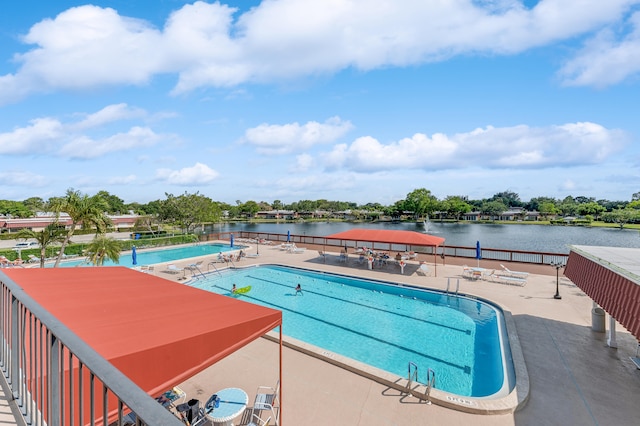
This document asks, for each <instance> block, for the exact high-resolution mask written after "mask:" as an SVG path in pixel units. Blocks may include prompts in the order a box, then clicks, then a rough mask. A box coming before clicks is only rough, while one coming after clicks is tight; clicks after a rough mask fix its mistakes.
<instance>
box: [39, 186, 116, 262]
mask: <svg viewBox="0 0 640 426" xmlns="http://www.w3.org/2000/svg"><path fill="white" fill-rule="evenodd" d="M107 207H108V206H107V203H106V202H105V200H104V199H103V198H102V197H101V196H99V195H94V196H93V197H89V196H88V195H86V194H82V193H81V192H80V191H74V190H73V189H68V190H67V194H66V196H65V197H64V198H56V199H54V200H53V201H52V202H51V208H52V209H53V211H54V212H56V213H57V214H60V213H67V214H68V215H69V217H70V218H71V222H72V223H71V227H70V228H69V230H68V231H67V235H66V236H65V238H64V240H63V241H62V247H60V253H58V258H57V259H56V263H55V265H54V267H57V266H58V265H59V264H60V260H62V256H64V249H65V247H66V246H67V244H69V242H70V241H71V237H72V236H73V233H74V232H75V230H76V227H77V226H78V225H81V226H82V228H83V229H89V228H91V227H95V228H96V235H98V234H104V233H105V232H106V231H107V227H108V226H109V225H111V220H110V219H109V217H107V215H106V214H105V211H106V210H107Z"/></svg>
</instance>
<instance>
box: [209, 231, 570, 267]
mask: <svg viewBox="0 0 640 426" xmlns="http://www.w3.org/2000/svg"><path fill="white" fill-rule="evenodd" d="M231 234H233V235H234V236H235V237H239V238H249V239H254V240H256V242H258V250H259V244H260V243H259V242H260V241H263V240H264V241H272V242H276V243H279V242H286V241H287V238H288V239H289V241H290V242H292V243H296V244H308V245H317V246H323V247H331V248H336V249H337V250H338V251H339V250H340V248H342V247H344V241H342V240H334V239H327V238H325V237H318V236H313V235H306V234H305V235H298V234H279V233H271V232H248V231H239V232H219V233H213V234H205V235H203V236H202V238H201V239H202V240H205V241H213V240H229V239H230V238H231ZM360 242H361V243H367V244H371V243H370V242H367V241H360ZM371 248H373V249H379V250H389V251H405V250H407V251H415V252H416V253H423V254H430V255H433V254H434V253H433V251H434V247H425V246H406V245H405V244H387V243H374V244H373V246H372V247H371ZM435 250H436V254H437V255H444V256H451V257H463V258H471V259H475V258H476V248H475V246H474V247H463V246H440V247H437V248H436V249H435ZM480 251H481V255H482V258H483V259H487V260H498V261H503V262H516V263H517V262H519V263H530V264H537V265H550V264H552V263H555V264H558V263H566V262H567V259H568V258H569V255H568V254H564V253H546V252H533V251H523V250H504V249H493V248H481V249H480Z"/></svg>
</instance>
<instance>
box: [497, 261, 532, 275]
mask: <svg viewBox="0 0 640 426" xmlns="http://www.w3.org/2000/svg"><path fill="white" fill-rule="evenodd" d="M500 267H501V268H502V269H503V270H504V273H505V274H507V275H509V276H512V277H516V278H527V277H528V276H529V273H528V272H518V271H512V270H510V269H509V268H507V267H506V266H504V265H503V264H500Z"/></svg>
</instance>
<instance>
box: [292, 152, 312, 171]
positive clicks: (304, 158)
mask: <svg viewBox="0 0 640 426" xmlns="http://www.w3.org/2000/svg"><path fill="white" fill-rule="evenodd" d="M313 163H314V159H313V157H312V156H310V155H309V154H300V155H298V156H296V162H295V164H294V166H293V167H292V168H291V172H306V171H307V170H309V169H310V168H311V167H312V166H313Z"/></svg>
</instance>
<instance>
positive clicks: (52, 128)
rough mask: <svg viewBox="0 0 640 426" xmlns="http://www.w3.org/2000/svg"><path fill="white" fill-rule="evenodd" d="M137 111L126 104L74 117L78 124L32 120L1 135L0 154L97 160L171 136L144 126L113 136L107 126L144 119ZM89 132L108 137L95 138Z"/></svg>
mask: <svg viewBox="0 0 640 426" xmlns="http://www.w3.org/2000/svg"><path fill="white" fill-rule="evenodd" d="M146 115H147V114H146V112H145V111H144V110H142V109H139V108H133V107H129V106H127V105H126V104H117V105H109V106H107V107H105V108H103V109H101V110H100V111H98V112H96V113H91V114H76V116H80V117H82V119H81V120H80V121H77V122H73V121H68V122H62V121H60V120H58V119H55V118H52V117H42V118H37V119H34V120H31V122H30V123H29V125H28V126H25V127H19V128H16V129H13V130H12V131H10V132H6V133H0V155H2V154H11V155H33V156H36V155H56V156H60V157H66V158H87V159H88V158H97V157H101V156H103V155H105V154H109V153H113V152H118V151H129V150H135V149H139V148H148V147H151V146H153V145H156V144H157V143H158V142H160V141H161V140H164V139H167V138H169V137H170V136H167V135H159V134H156V133H155V132H154V131H153V130H151V129H149V128H147V127H140V126H134V127H131V128H130V129H128V130H127V131H125V132H119V133H113V130H109V129H108V128H107V126H108V125H113V124H114V123H115V124H116V125H117V123H118V122H120V121H123V120H131V119H136V118H140V117H145V116H146ZM91 132H94V133H99V134H104V133H107V134H109V133H113V134H111V135H109V136H101V137H96V136H93V135H92V134H91Z"/></svg>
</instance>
